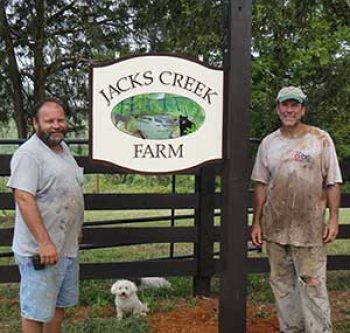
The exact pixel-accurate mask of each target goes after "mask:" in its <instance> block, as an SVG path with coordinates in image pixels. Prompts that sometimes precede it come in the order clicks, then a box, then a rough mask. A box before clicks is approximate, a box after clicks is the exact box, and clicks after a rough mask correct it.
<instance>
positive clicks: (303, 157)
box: [293, 151, 311, 162]
mask: <svg viewBox="0 0 350 333" xmlns="http://www.w3.org/2000/svg"><path fill="white" fill-rule="evenodd" d="M310 158H311V156H310V155H307V154H304V153H302V152H301V151H298V152H296V153H295V154H294V156H293V160H294V161H297V162H309V161H310Z"/></svg>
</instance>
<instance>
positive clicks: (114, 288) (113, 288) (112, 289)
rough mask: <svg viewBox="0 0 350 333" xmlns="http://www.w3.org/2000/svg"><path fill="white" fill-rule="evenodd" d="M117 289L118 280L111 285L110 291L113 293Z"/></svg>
mask: <svg viewBox="0 0 350 333" xmlns="http://www.w3.org/2000/svg"><path fill="white" fill-rule="evenodd" d="M117 290H118V282H115V283H114V284H113V285H112V287H111V293H112V294H114V295H115V294H116V293H117Z"/></svg>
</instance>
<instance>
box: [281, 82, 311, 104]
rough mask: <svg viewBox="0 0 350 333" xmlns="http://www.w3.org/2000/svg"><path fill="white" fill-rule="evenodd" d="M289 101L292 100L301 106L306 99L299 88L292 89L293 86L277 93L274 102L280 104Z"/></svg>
mask: <svg viewBox="0 0 350 333" xmlns="http://www.w3.org/2000/svg"><path fill="white" fill-rule="evenodd" d="M289 99H294V100H296V101H298V102H299V103H301V104H303V103H304V102H305V101H306V99H307V97H306V95H305V94H304V92H303V91H302V90H301V89H300V88H299V87H293V86H289V87H283V88H282V89H281V90H280V91H279V92H278V95H277V98H276V101H277V102H279V103H281V102H284V101H287V100H289Z"/></svg>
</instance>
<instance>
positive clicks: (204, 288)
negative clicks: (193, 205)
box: [193, 165, 215, 296]
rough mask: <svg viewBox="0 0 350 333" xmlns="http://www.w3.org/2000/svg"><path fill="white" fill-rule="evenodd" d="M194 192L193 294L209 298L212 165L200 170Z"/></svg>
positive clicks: (212, 195) (212, 212)
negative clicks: (194, 272) (197, 206)
mask: <svg viewBox="0 0 350 333" xmlns="http://www.w3.org/2000/svg"><path fill="white" fill-rule="evenodd" d="M196 192H197V193H199V209H196V213H195V226H196V227H197V234H198V241H197V243H196V244H195V247H194V256H195V258H197V260H198V265H197V267H198V268H197V275H196V276H195V277H194V280H193V294H194V295H195V296H197V295H201V296H209V295H210V281H211V277H212V276H213V275H214V257H213V256H214V242H213V235H214V233H213V230H214V209H215V205H214V196H215V166H214V165H208V166H204V167H202V168H201V171H200V174H199V176H196Z"/></svg>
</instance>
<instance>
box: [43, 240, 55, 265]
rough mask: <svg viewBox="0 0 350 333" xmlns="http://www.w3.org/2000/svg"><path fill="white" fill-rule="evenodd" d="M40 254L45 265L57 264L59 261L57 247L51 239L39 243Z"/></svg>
mask: <svg viewBox="0 0 350 333" xmlns="http://www.w3.org/2000/svg"><path fill="white" fill-rule="evenodd" d="M39 254H40V258H41V263H42V264H43V265H55V264H56V263H57V261H58V253H57V248H56V245H55V244H54V243H53V242H52V241H51V240H49V241H48V242H46V243H45V244H39Z"/></svg>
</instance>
